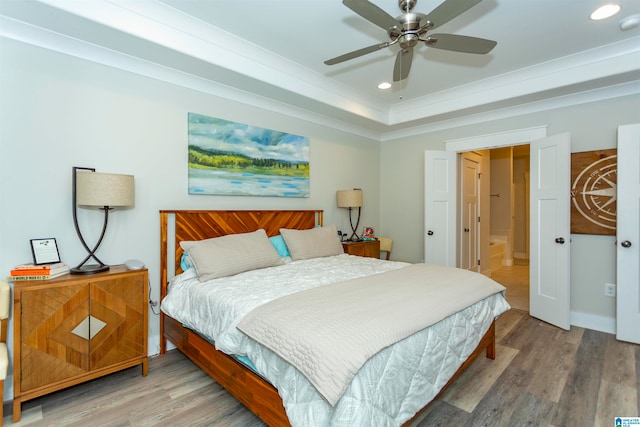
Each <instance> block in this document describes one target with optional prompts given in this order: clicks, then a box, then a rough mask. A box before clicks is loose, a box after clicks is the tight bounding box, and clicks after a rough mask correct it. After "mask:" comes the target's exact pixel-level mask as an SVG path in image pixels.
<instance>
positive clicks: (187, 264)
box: [180, 252, 193, 271]
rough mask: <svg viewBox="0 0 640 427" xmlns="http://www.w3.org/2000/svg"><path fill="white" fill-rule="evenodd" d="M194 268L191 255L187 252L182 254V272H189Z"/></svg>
mask: <svg viewBox="0 0 640 427" xmlns="http://www.w3.org/2000/svg"><path fill="white" fill-rule="evenodd" d="M191 267H193V262H191V258H189V254H188V253H186V252H182V257H181V258H180V268H181V269H182V271H187V270H188V269H190V268H191Z"/></svg>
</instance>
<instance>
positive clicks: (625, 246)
mask: <svg viewBox="0 0 640 427" xmlns="http://www.w3.org/2000/svg"><path fill="white" fill-rule="evenodd" d="M620 246H622V247H623V248H630V247H631V242H630V241H628V240H624V241H623V242H622V243H620Z"/></svg>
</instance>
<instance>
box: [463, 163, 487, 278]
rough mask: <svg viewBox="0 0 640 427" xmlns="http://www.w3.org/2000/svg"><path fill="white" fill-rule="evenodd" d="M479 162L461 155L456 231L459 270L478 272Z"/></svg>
mask: <svg viewBox="0 0 640 427" xmlns="http://www.w3.org/2000/svg"><path fill="white" fill-rule="evenodd" d="M480 161H481V158H480V156H479V155H477V154H475V153H463V154H462V157H461V159H460V169H461V171H460V181H461V182H462V187H461V191H460V193H461V197H460V207H461V209H460V210H461V212H460V216H461V218H460V220H461V223H462V224H461V226H460V227H459V229H458V235H459V236H460V268H463V269H465V270H471V271H478V270H479V266H478V260H479V259H480V255H479V253H478V252H479V251H478V239H479V230H480V227H479V224H478V217H479V216H480V213H479V204H480V180H479V177H480Z"/></svg>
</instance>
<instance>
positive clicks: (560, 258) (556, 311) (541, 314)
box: [529, 133, 571, 329]
mask: <svg viewBox="0 0 640 427" xmlns="http://www.w3.org/2000/svg"><path fill="white" fill-rule="evenodd" d="M570 187H571V146H570V135H569V134H568V133H567V134H560V135H554V136H551V137H548V138H543V139H540V140H537V141H533V142H532V143H531V180H530V200H531V221H530V235H531V241H530V243H531V256H530V307H529V312H530V314H531V315H532V316H534V317H537V318H539V319H541V320H544V321H545V322H548V323H551V324H553V325H556V326H558V327H561V328H563V329H569V327H570V323H569V322H570V298H569V289H570V281H569V271H570V263H569V252H570V250H569V243H570V237H571V234H570V233H571V221H570Z"/></svg>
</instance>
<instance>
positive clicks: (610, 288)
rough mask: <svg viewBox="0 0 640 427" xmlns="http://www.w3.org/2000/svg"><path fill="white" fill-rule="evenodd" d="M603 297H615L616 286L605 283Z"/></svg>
mask: <svg viewBox="0 0 640 427" xmlns="http://www.w3.org/2000/svg"><path fill="white" fill-rule="evenodd" d="M604 295H605V296H607V297H615V296H616V285H614V284H613V283H605V284H604Z"/></svg>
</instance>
